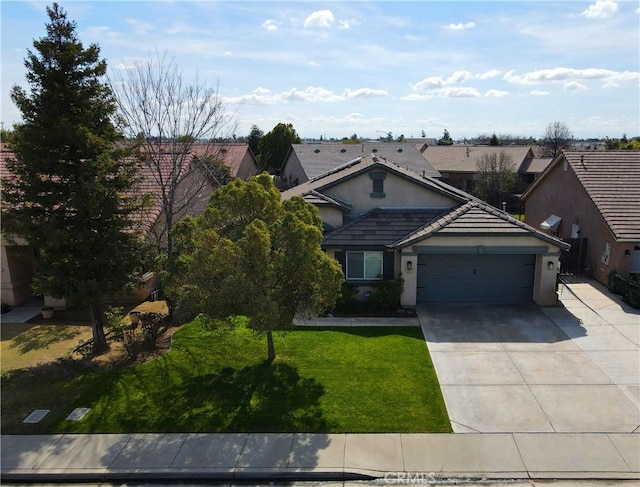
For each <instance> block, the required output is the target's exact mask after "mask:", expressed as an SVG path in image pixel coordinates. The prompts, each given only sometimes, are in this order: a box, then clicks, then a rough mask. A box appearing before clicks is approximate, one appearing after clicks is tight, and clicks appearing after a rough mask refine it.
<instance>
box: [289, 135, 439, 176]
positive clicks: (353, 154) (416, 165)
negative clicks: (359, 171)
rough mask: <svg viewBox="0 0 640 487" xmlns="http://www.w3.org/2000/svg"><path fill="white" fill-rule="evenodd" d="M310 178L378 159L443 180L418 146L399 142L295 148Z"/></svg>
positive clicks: (296, 145)
mask: <svg viewBox="0 0 640 487" xmlns="http://www.w3.org/2000/svg"><path fill="white" fill-rule="evenodd" d="M291 151H292V152H294V153H295V154H296V156H297V157H298V160H299V161H300V164H301V165H302V168H303V169H304V172H305V174H306V175H307V178H309V179H313V178H316V177H318V176H320V175H322V174H324V173H326V172H328V171H331V170H332V169H335V168H336V167H338V166H340V165H342V164H345V163H346V162H349V161H351V160H353V159H355V158H357V157H362V156H366V155H372V154H373V155H375V156H377V157H379V158H380V159H386V160H387V161H389V162H392V163H395V164H397V165H398V166H401V167H404V168H408V169H411V170H412V171H414V172H416V173H418V174H422V173H423V172H424V174H425V176H430V177H440V173H439V172H438V171H437V170H436V169H434V168H433V166H432V165H431V164H429V162H427V160H426V159H425V157H424V156H423V155H422V154H421V153H420V151H419V150H418V149H416V146H415V144H411V143H400V142H392V143H388V142H364V143H362V144H292V145H291Z"/></svg>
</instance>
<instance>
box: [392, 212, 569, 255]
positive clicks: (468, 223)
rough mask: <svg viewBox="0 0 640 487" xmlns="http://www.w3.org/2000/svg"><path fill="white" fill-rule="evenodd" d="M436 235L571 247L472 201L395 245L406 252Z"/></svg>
mask: <svg viewBox="0 0 640 487" xmlns="http://www.w3.org/2000/svg"><path fill="white" fill-rule="evenodd" d="M434 235H445V236H455V235H465V236H497V235H499V236H528V235H531V236H536V237H538V238H541V239H543V240H545V241H547V242H550V243H552V244H554V245H557V246H559V247H560V248H563V249H565V250H567V249H569V248H570V245H568V244H566V243H563V242H562V241H560V240H559V239H557V238H554V237H550V236H549V235H546V234H545V233H542V232H540V231H538V230H536V229H535V228H533V227H531V226H529V225H527V224H525V223H523V222H521V221H519V220H516V219H515V218H513V217H512V216H510V215H508V214H506V213H504V212H502V211H500V210H498V209H497V208H494V207H492V206H490V205H487V204H485V203H481V202H478V201H469V202H468V203H466V204H464V205H461V206H459V207H457V208H455V209H453V210H451V211H448V212H447V213H446V214H444V215H442V216H441V217H440V218H437V219H435V220H433V221H431V222H429V223H428V224H426V225H424V226H422V227H421V228H418V229H416V230H415V231H414V232H412V233H411V234H409V235H406V236H405V237H404V238H403V239H401V240H398V241H397V242H395V243H394V244H393V246H394V247H397V248H403V247H407V246H409V245H412V244H414V243H415V242H417V241H420V240H423V239H425V238H429V237H433V236H434Z"/></svg>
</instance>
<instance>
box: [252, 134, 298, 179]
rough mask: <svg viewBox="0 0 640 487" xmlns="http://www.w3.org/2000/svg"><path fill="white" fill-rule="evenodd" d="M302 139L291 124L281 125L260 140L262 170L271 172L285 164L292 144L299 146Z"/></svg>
mask: <svg viewBox="0 0 640 487" xmlns="http://www.w3.org/2000/svg"><path fill="white" fill-rule="evenodd" d="M299 143H300V137H298V134H297V133H296V131H295V129H294V128H293V125H292V124H290V123H279V124H278V125H276V126H275V127H273V129H272V130H271V132H268V133H266V134H265V135H264V136H263V137H262V139H260V144H259V147H260V151H259V152H260V168H261V169H263V170H266V171H269V172H272V173H273V172H274V171H276V170H277V169H280V167H281V166H282V164H284V159H285V157H287V153H288V152H289V148H290V147H291V144H299Z"/></svg>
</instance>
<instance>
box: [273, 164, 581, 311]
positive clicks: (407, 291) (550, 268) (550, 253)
mask: <svg viewBox="0 0 640 487" xmlns="http://www.w3.org/2000/svg"><path fill="white" fill-rule="evenodd" d="M296 195H299V196H302V197H304V198H305V200H306V201H308V202H310V203H312V204H314V205H316V206H317V207H318V209H319V212H320V216H321V218H322V220H323V222H324V224H325V229H326V230H327V232H326V233H325V237H324V240H323V243H322V246H323V248H324V249H325V250H326V252H327V253H328V255H330V256H332V257H334V258H336V259H337V260H338V261H339V262H340V263H341V264H342V266H343V270H344V272H345V276H346V279H347V282H349V283H354V284H357V285H358V287H359V292H360V295H362V293H363V292H365V291H366V290H367V289H369V288H370V286H371V285H372V284H373V283H375V281H377V280H379V279H380V278H381V277H384V278H394V277H397V276H402V278H403V279H404V292H403V294H402V298H401V304H402V305H403V306H415V305H416V304H420V303H458V302H487V303H515V302H531V301H535V302H536V303H538V304H540V305H555V304H556V297H557V296H556V273H557V268H558V261H559V256H560V252H561V251H562V250H567V249H568V248H569V245H567V244H565V243H564V242H562V241H560V240H558V239H556V238H554V237H552V236H549V235H546V234H544V233H542V232H540V231H538V230H536V229H534V228H532V227H530V226H528V225H525V224H524V223H522V222H520V221H518V220H516V219H515V218H512V217H511V216H509V215H508V214H505V213H503V212H502V211H499V210H497V209H496V208H493V207H491V206H489V205H487V204H486V203H484V202H482V201H480V200H478V199H477V198H474V197H473V196H471V195H469V194H467V193H465V192H463V191H461V190H459V189H457V188H454V187H453V186H450V185H448V184H445V183H443V182H441V181H439V180H438V179H435V178H429V177H423V176H422V175H421V174H417V173H415V172H413V171H410V170H408V169H405V168H403V167H398V166H396V165H394V164H391V163H389V162H388V161H384V160H383V159H381V158H379V157H377V156H373V155H370V156H364V157H359V158H357V159H355V160H353V161H351V162H349V163H347V164H344V165H342V166H340V167H338V168H336V169H334V170H332V171H329V172H328V173H325V174H324V175H321V176H318V177H316V178H314V179H312V180H310V181H307V182H305V183H303V184H300V185H298V186H296V187H294V188H291V189H289V190H287V191H284V192H283V193H282V198H283V199H288V198H291V197H293V196H296Z"/></svg>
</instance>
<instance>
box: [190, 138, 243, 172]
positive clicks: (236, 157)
mask: <svg viewBox="0 0 640 487" xmlns="http://www.w3.org/2000/svg"><path fill="white" fill-rule="evenodd" d="M191 152H192V153H193V154H194V155H195V156H196V157H202V156H203V155H206V154H209V155H211V156H213V157H215V158H216V159H220V160H221V161H222V162H224V164H225V166H227V167H228V168H229V170H230V174H231V177H232V178H236V177H238V173H239V171H240V169H241V166H242V161H243V160H244V158H245V156H246V155H247V153H251V149H249V144H241V143H233V144H232V143H228V144H194V145H193V146H192V148H191ZM251 157H252V158H253V154H251Z"/></svg>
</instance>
